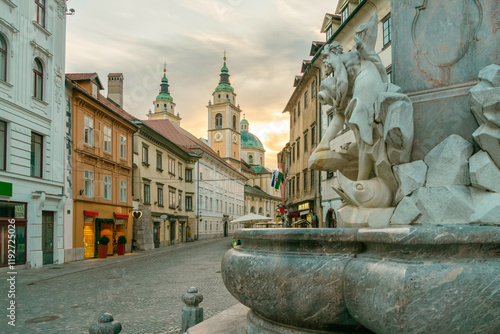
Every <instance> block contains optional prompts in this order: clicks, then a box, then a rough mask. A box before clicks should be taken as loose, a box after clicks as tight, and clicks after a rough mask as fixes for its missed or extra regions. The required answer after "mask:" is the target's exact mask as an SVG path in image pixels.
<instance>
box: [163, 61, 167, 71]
mask: <svg viewBox="0 0 500 334" xmlns="http://www.w3.org/2000/svg"><path fill="white" fill-rule="evenodd" d="M166 72H167V62H164V63H163V73H166Z"/></svg>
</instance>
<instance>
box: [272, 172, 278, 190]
mask: <svg viewBox="0 0 500 334" xmlns="http://www.w3.org/2000/svg"><path fill="white" fill-rule="evenodd" d="M278 177H279V171H277V170H273V175H272V177H271V187H273V188H274V187H276V181H278Z"/></svg>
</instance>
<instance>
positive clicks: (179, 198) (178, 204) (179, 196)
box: [177, 190, 182, 210]
mask: <svg viewBox="0 0 500 334" xmlns="http://www.w3.org/2000/svg"><path fill="white" fill-rule="evenodd" d="M177 209H179V210H182V191H180V190H179V195H178V199H177Z"/></svg>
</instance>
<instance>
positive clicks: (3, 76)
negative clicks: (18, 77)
mask: <svg viewBox="0 0 500 334" xmlns="http://www.w3.org/2000/svg"><path fill="white" fill-rule="evenodd" d="M0 80H3V81H7V42H6V41H5V38H4V37H3V36H2V35H1V34H0Z"/></svg>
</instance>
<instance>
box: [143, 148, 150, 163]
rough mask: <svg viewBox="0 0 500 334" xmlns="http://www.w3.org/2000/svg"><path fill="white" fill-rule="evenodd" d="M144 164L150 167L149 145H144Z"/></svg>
mask: <svg viewBox="0 0 500 334" xmlns="http://www.w3.org/2000/svg"><path fill="white" fill-rule="evenodd" d="M142 164H143V165H146V166H148V167H149V146H148V145H142Z"/></svg>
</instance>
